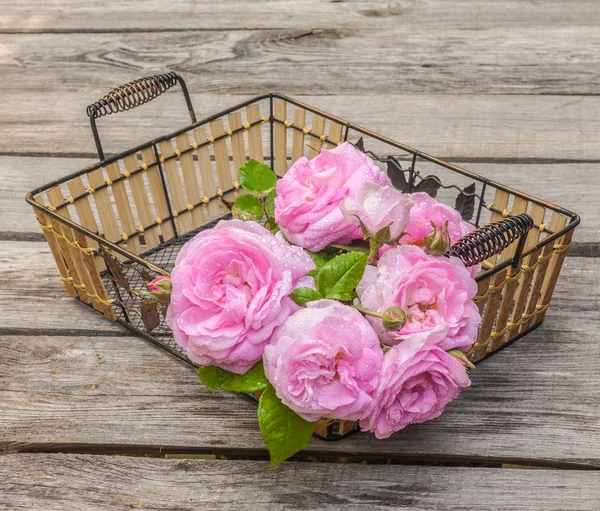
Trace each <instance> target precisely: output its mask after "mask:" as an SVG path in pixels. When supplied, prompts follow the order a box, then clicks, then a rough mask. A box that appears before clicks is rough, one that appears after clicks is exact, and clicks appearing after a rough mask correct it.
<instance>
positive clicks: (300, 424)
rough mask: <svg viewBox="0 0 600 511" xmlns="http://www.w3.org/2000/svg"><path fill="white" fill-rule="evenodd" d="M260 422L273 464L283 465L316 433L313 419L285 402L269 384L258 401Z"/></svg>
mask: <svg viewBox="0 0 600 511" xmlns="http://www.w3.org/2000/svg"><path fill="white" fill-rule="evenodd" d="M258 423H259V425H260V432H261V433H262V436H263V440H264V442H265V445H266V446H267V449H268V450H269V453H270V454H271V466H273V465H279V463H281V462H282V461H285V460H287V459H288V458H289V457H290V456H293V455H294V454H296V453H297V452H298V451H301V450H302V449H304V448H305V447H306V446H307V445H308V442H309V441H310V437H311V436H312V434H313V429H314V426H313V423H312V422H308V421H306V420H304V419H303V418H302V417H300V416H299V415H297V414H296V413H295V412H293V411H292V410H290V409H289V408H288V407H287V406H285V405H284V404H283V403H282V402H281V400H280V399H279V398H278V397H277V394H276V393H275V389H274V388H273V387H272V386H271V385H268V386H267V388H266V390H265V391H264V392H263V394H262V396H261V397H260V401H259V403H258Z"/></svg>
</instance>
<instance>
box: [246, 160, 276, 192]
mask: <svg viewBox="0 0 600 511" xmlns="http://www.w3.org/2000/svg"><path fill="white" fill-rule="evenodd" d="M238 180H239V182H240V185H242V187H244V188H245V189H246V190H248V191H249V192H252V193H260V194H262V193H269V192H271V191H272V190H274V189H275V185H276V184H277V176H276V175H275V173H274V172H273V171H272V170H271V169H270V168H269V167H267V166H266V165H265V164H263V163H259V162H258V161H256V160H248V161H247V162H246V163H245V164H244V165H243V166H242V168H240V171H239V173H238Z"/></svg>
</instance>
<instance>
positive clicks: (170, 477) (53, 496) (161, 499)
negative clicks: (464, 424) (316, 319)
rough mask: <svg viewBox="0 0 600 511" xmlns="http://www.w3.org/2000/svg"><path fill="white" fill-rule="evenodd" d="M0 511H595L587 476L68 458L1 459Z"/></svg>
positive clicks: (592, 479)
mask: <svg viewBox="0 0 600 511" xmlns="http://www.w3.org/2000/svg"><path fill="white" fill-rule="evenodd" d="M0 481H2V482H0V489H3V490H4V491H3V492H2V496H0V508H2V506H5V507H3V508H2V509H10V510H13V509H27V510H32V511H34V510H39V511H42V510H43V511H62V510H72V509H77V510H78V511H92V510H93V511H102V510H111V511H112V510H115V509H119V510H121V509H147V510H158V509H160V510H163V511H167V510H169V511H191V510H196V509H203V510H213V509H215V510H216V509H219V510H220V509H236V510H240V511H242V510H257V509H258V510H262V509H265V510H267V509H268V510H269V511H275V510H283V509H285V510H306V509H329V510H337V509H344V510H350V511H351V510H362V509H410V510H413V511H419V510H426V509H447V510H459V509H460V510H464V509H467V507H466V506H468V508H469V509H477V510H479V511H486V510H497V509H503V510H513V511H517V510H519V511H525V510H531V511H537V510H539V509H569V510H573V511H579V510H590V511H592V510H596V508H597V503H598V499H599V498H600V490H599V489H598V485H597V484H596V482H597V475H596V473H595V472H588V471H563V470H553V471H550V470H515V469H485V468H479V469H477V468H452V467H415V466H402V465H355V464H328V463H285V464H284V465H281V466H279V467H276V468H269V467H268V466H267V464H266V463H264V462H254V461H215V460H197V459H181V460H165V459H148V458H131V457H113V456H90V455H87V456H86V455H68V454H52V455H40V454H20V455H9V456H3V457H0Z"/></svg>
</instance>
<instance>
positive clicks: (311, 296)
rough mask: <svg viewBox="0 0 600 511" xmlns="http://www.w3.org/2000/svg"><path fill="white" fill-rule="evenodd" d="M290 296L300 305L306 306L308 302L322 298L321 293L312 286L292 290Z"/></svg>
mask: <svg viewBox="0 0 600 511" xmlns="http://www.w3.org/2000/svg"><path fill="white" fill-rule="evenodd" d="M290 298H291V299H292V300H294V301H295V302H296V303H297V304H298V305H300V306H302V307H304V306H305V305H306V304H307V303H308V302H314V301H315V300H320V299H321V295H320V294H319V292H318V291H315V290H314V289H311V288H310V287H299V288H297V289H294V290H293V291H292V294H291V295H290Z"/></svg>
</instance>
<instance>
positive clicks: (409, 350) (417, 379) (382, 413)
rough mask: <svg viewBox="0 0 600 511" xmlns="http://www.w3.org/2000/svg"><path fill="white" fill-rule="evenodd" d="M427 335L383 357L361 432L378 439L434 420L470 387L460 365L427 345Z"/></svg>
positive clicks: (414, 338) (416, 335)
mask: <svg viewBox="0 0 600 511" xmlns="http://www.w3.org/2000/svg"><path fill="white" fill-rule="evenodd" d="M439 328H441V329H443V328H445V327H439ZM437 333H438V334H441V335H443V332H439V331H438V332H437ZM431 335H435V333H432V332H424V333H419V334H414V335H412V336H410V337H409V338H408V339H406V340H405V341H404V342H402V343H400V344H398V345H396V346H394V347H393V348H392V349H391V350H390V351H388V352H387V353H386V354H385V357H384V359H383V366H382V368H381V376H380V379H379V385H378V387H377V397H376V398H375V399H374V400H373V403H372V404H371V407H370V408H369V410H368V412H367V415H366V416H365V417H364V418H363V419H362V420H361V422H360V426H361V428H362V430H363V431H371V432H373V433H375V436H376V437H377V438H379V439H382V438H388V437H389V436H390V435H391V434H392V433H395V432H396V431H400V430H401V429H403V428H405V427H406V426H408V425H409V424H418V423H421V422H425V421H428V420H431V419H435V418H436V417H439V416H440V415H441V414H442V412H443V411H444V408H445V407H446V405H447V404H448V403H449V402H450V401H452V400H453V399H456V398H457V397H458V394H459V393H460V389H461V388H462V387H468V386H469V385H471V381H470V380H469V377H468V375H467V371H466V368H465V366H464V365H463V364H462V362H460V361H459V360H458V359H456V358H454V357H453V356H452V355H449V354H448V353H446V352H445V351H444V350H443V349H442V348H440V347H439V346H437V345H436V344H435V343H434V342H430V340H429V337H430V336H431Z"/></svg>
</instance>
